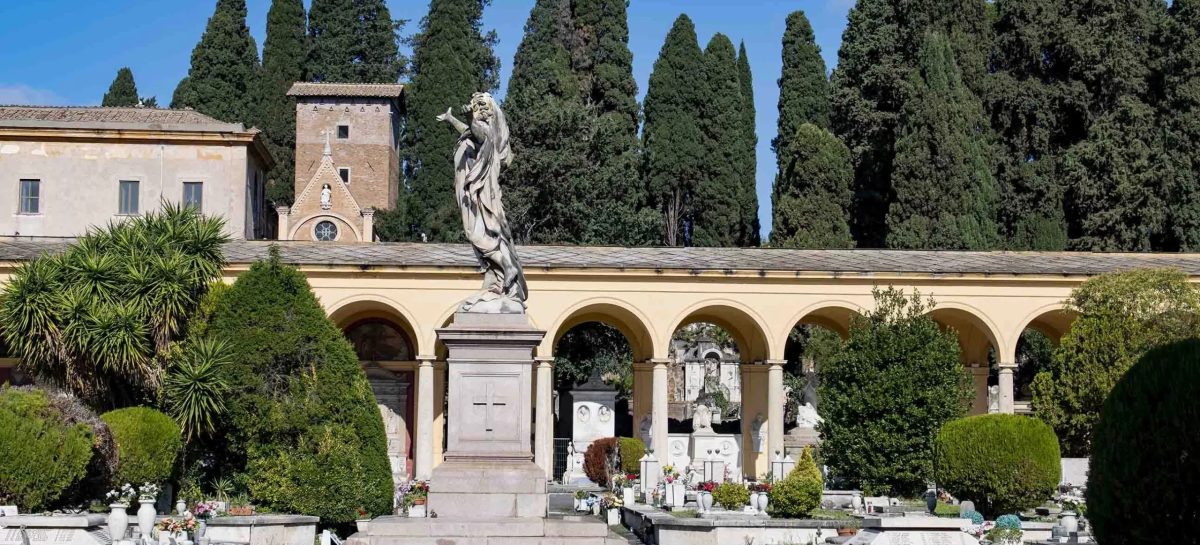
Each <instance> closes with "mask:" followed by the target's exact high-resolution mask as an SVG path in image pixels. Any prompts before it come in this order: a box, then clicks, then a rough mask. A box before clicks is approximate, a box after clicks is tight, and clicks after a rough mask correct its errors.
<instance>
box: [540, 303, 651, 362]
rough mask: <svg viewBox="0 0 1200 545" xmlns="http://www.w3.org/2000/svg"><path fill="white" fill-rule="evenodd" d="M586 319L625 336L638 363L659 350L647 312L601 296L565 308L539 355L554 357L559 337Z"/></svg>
mask: <svg viewBox="0 0 1200 545" xmlns="http://www.w3.org/2000/svg"><path fill="white" fill-rule="evenodd" d="M587 322H601V323H604V324H607V325H610V326H612V327H614V328H616V329H617V330H618V331H620V332H621V334H622V335H625V339H626V340H627V341H629V348H630V349H631V350H632V352H633V361H635V362H637V361H646V360H648V359H650V358H652V357H654V354H655V353H656V352H657V351H658V348H659V347H657V346H655V345H654V339H655V338H656V336H655V334H654V331H653V326H652V325H651V324H650V320H649V319H648V318H646V315H645V314H643V313H642V312H641V311H640V310H638V309H636V308H634V307H633V306H631V305H629V304H628V303H625V302H623V301H619V300H616V299H611V298H607V297H599V298H593V299H587V300H585V301H581V302H579V303H577V304H575V305H574V306H572V307H571V308H568V309H567V310H566V311H564V312H563V313H562V314H561V315H560V317H559V318H558V319H557V320H556V322H555V324H554V325H553V326H552V327H551V328H550V330H549V331H550V332H551V334H549V335H547V336H546V338H545V339H544V340H543V341H542V344H541V346H539V347H538V354H539V355H540V356H542V357H551V356H553V354H554V348H555V346H557V345H558V341H559V339H561V338H562V336H563V335H564V334H566V333H567V332H568V331H570V330H571V328H573V327H575V326H577V325H580V324H584V323H587Z"/></svg>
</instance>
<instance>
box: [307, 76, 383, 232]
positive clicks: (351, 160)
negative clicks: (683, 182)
mask: <svg viewBox="0 0 1200 545" xmlns="http://www.w3.org/2000/svg"><path fill="white" fill-rule="evenodd" d="M338 125H347V126H349V127H350V137H349V138H347V139H344V140H341V139H338V138H337V127H338ZM399 127H400V124H399V111H398V109H397V107H396V105H395V103H394V102H393V101H391V100H389V99H384V98H370V97H337V98H334V97H298V99H297V104H296V194H299V193H300V192H301V191H303V190H304V186H305V185H306V184H307V183H308V181H309V180H310V179H312V177H313V175H314V174H316V172H317V168H318V167H319V166H320V165H321V156H322V155H323V154H324V151H325V131H330V134H331V135H332V136H331V137H330V139H329V141H330V144H331V145H330V147H331V149H332V152H333V162H334V164H335V165H337V166H338V167H339V168H347V167H348V168H349V169H350V191H351V192H352V193H353V194H354V198H355V199H356V200H357V201H358V204H359V206H361V207H363V208H375V209H379V210H383V209H390V208H392V207H394V206H395V204H396V201H397V200H398V199H399V198H400V185H399V180H400V176H399V169H400V160H399V153H398V147H397V143H398V142H397V140H398V138H399Z"/></svg>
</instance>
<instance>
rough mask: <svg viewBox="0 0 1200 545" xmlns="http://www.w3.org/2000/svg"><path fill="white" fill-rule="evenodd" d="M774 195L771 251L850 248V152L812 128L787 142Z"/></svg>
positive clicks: (806, 127)
mask: <svg viewBox="0 0 1200 545" xmlns="http://www.w3.org/2000/svg"><path fill="white" fill-rule="evenodd" d="M787 142H788V143H789V144H788V148H787V149H786V150H783V153H782V159H783V170H781V171H780V172H779V175H778V176H776V177H775V187H774V188H773V190H772V197H771V202H772V203H773V205H772V207H771V214H772V216H773V221H772V223H771V246H773V247H776V248H850V247H853V246H854V240H853V239H851V238H850V202H851V192H850V183H851V182H852V181H853V179H854V168H853V167H852V166H851V164H850V150H849V149H848V148H847V147H846V145H845V144H843V143H842V141H841V140H838V138H837V137H836V136H834V135H833V133H830V132H829V131H828V130H826V129H822V128H820V127H818V126H816V125H813V124H812V123H805V124H803V125H801V126H800V128H799V130H797V131H796V134H794V135H792V136H791V137H790V138H788V139H787Z"/></svg>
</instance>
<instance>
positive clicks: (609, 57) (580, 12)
mask: <svg viewBox="0 0 1200 545" xmlns="http://www.w3.org/2000/svg"><path fill="white" fill-rule="evenodd" d="M570 4H571V19H572V26H573V29H574V33H573V36H572V39H573V42H572V44H571V46H572V49H573V55H572V58H573V63H572V65H573V66H572V69H573V71H574V73H575V76H576V77H577V78H578V80H579V82H580V85H581V89H582V92H583V96H582V98H583V103H584V104H585V105H586V107H587V109H588V112H589V114H590V117H591V118H592V119H591V127H590V131H589V132H588V133H586V134H587V136H588V141H589V142H590V144H589V146H588V163H589V164H590V165H591V167H590V168H589V169H588V172H587V174H588V175H587V176H585V178H584V187H583V189H582V192H581V193H580V194H579V195H577V196H576V197H575V198H576V199H582V201H583V202H582V203H581V204H582V206H583V207H584V208H585V210H587V211H588V213H586V214H585V215H584V216H583V217H584V218H586V221H585V223H584V225H583V231H582V232H581V234H580V238H579V241H580V242H583V243H588V244H623V245H639V244H646V243H648V242H651V241H652V240H654V239H655V238H656V237H655V236H654V235H655V231H656V229H655V221H654V220H655V218H654V215H653V214H652V213H651V212H650V211H649V210H648V209H647V196H646V191H645V188H644V187H643V186H642V184H641V183H639V181H638V176H637V170H638V137H637V132H638V125H639V122H640V117H639V113H640V112H639V109H638V103H637V82H636V81H634V79H633V53H632V52H630V51H629V15H628V12H627V3H626V2H614V1H611V0H574V1H572V2H570Z"/></svg>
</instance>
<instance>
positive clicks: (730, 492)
mask: <svg viewBox="0 0 1200 545" xmlns="http://www.w3.org/2000/svg"><path fill="white" fill-rule="evenodd" d="M712 495H713V501H714V502H716V503H717V504H719V505H721V506H722V507H724V508H726V509H728V510H730V511H741V510H742V508H743V507H745V506H746V504H747V503H749V502H750V490H749V489H747V488H746V485H744V484H741V483H735V482H724V483H721V485H720V486H718V487H717V489H716V490H713V493H712Z"/></svg>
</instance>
